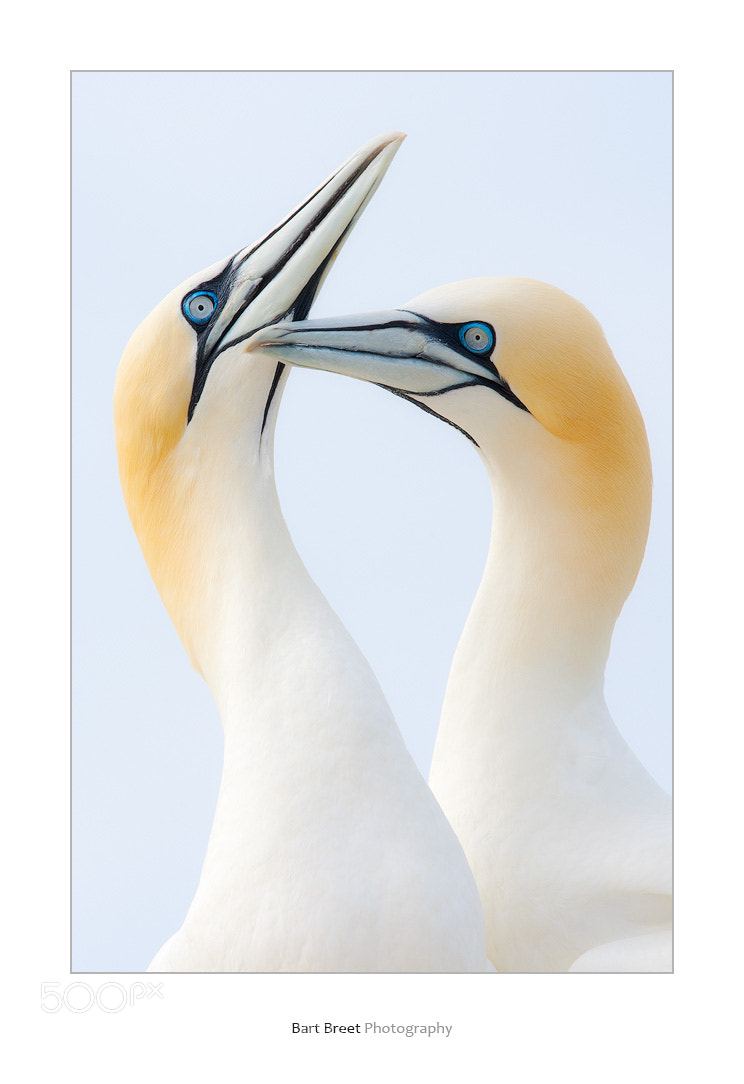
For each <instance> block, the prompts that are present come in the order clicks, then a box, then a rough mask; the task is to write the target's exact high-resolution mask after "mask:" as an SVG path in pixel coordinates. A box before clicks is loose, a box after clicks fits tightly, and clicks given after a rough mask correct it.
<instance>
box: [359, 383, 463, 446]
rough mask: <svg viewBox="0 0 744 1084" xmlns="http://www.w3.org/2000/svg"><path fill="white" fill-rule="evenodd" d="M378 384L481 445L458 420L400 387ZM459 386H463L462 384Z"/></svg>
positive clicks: (379, 386)
mask: <svg viewBox="0 0 744 1084" xmlns="http://www.w3.org/2000/svg"><path fill="white" fill-rule="evenodd" d="M377 386H378V388H384V390H385V391H391V392H392V393H393V395H399V396H400V397H401V399H405V400H406V402H408V403H413V405H414V406H417V407H419V408H420V409H421V410H425V411H426V413H427V414H431V415H433V417H435V418H439V420H440V422H446V423H447V425H451V426H452V428H453V429H456V430H457V431H458V433H462V435H463V436H464V437H467V438H468V440H469V441H470V442H471V443H472V444H474V445H475V446H476V448H479V447H480V445H479V444H478V441H477V440H476V439H475V437H471V435H470V433H468V431H467V430H466V429H462V428H461V426H459V425H458V424H457V422H453V421H450V419H449V418H445V416H444V414H437V412H436V410H432V408H431V407H430V406H428V405H427V404H426V403H420V402H419V401H418V399H413V398H411V396H410V395H408V394H407V393H406V392H404V391H401V390H400V388H391V387H389V386H388V385H387V384H378V385H377ZM459 386H460V387H462V385H459Z"/></svg>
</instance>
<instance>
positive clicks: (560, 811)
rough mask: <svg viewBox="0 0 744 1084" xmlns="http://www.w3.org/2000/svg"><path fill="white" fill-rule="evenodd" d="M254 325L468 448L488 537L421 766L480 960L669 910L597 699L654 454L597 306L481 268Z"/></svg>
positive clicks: (637, 770) (649, 813) (264, 341)
mask: <svg viewBox="0 0 744 1084" xmlns="http://www.w3.org/2000/svg"><path fill="white" fill-rule="evenodd" d="M251 346H252V347H253V346H255V347H256V348H258V347H260V348H261V350H262V351H263V352H264V353H267V352H268V353H271V354H273V356H274V357H276V358H278V359H281V360H283V361H287V362H291V363H294V364H298V365H302V366H304V367H308V368H323V369H329V370H332V371H335V372H340V373H345V374H347V375H351V376H356V377H360V378H362V379H365V380H369V381H373V382H374V383H377V384H380V385H381V386H383V387H387V388H388V389H389V390H391V391H394V392H395V393H396V394H399V395H403V396H404V397H405V398H407V399H410V400H411V401H412V402H414V403H416V404H418V405H419V406H422V407H423V408H424V409H426V410H428V411H430V412H431V413H433V414H436V415H437V416H438V417H440V418H442V419H444V420H445V421H447V422H449V423H450V424H452V425H454V426H456V427H457V428H458V429H460V430H461V431H462V432H463V433H464V434H465V435H466V436H467V437H468V438H469V439H470V440H471V441H472V442H473V443H474V444H475V445H476V447H477V449H478V451H479V453H480V455H481V458H482V460H483V462H484V464H485V467H486V470H487V472H488V475H489V478H490V481H491V485H492V490H493V502H494V515H493V527H492V536H491V543H490V549H489V553H488V557H487V562H486V567H485V571H484V575H483V579H482V582H481V585H480V588H479V590H478V594H477V597H476V599H475V602H474V604H473V607H472V609H471V612H470V615H469V618H468V620H467V623H466V625H465V628H464V631H463V633H462V637H461V639H460V642H459V645H458V648H457V651H456V654H455V658H454V661H453V665H452V670H451V672H450V676H449V681H448V685H447V691H446V694H445V700H444V705H443V711H442V717H441V722H440V726H439V732H438V735H437V740H436V747H435V751H434V757H433V762H432V769H431V776H430V784H431V787H432V790H433V792H434V794H435V795H436V796H437V798H438V800H439V802H440V804H441V806H442V808H443V809H444V811H445V813H446V814H447V816H448V818H449V820H450V823H451V824H452V826H453V827H454V829H455V831H456V832H457V835H458V837H459V839H460V841H461V842H462V844H463V846H464V848H465V852H466V854H467V856H468V859H469V861H470V864H471V867H472V869H473V872H474V873H475V878H476V881H477V883H478V887H479V890H480V893H481V898H482V900H483V904H484V909H485V912H486V925H487V931H488V955H489V959H490V960H491V962H492V963H493V964H494V966H495V967H496V970H497V971H525V972H534V971H550V972H552V971H566V970H567V969H568V968H569V967H570V966H571V964H572V963H573V962H574V961H575V960H577V958H578V957H579V956H581V955H582V954H583V953H585V952H587V951H588V950H589V949H591V948H593V947H595V946H598V945H600V944H604V943H607V942H611V941H619V940H623V939H628V940H629V939H631V938H635V937H640V936H643V935H646V934H651V933H653V934H655V933H658V932H660V931H664V930H668V929H669V927H670V923H671V896H670V893H671V835H670V829H671V825H670V802H669V799H668V797H667V795H666V794H665V793H664V792H663V791H662V790H661V789H660V788H659V787H658V786H657V784H656V783H655V782H654V780H653V779H652V778H651V777H650V776H649V775H648V774H647V772H646V770H645V769H644V768H643V767H642V765H641V764H640V763H639V761H638V760H637V759H636V757H635V756H634V754H633V753H632V752H631V750H630V749H629V747H628V746H627V745H626V743H625V741H624V740H623V738H622V737H621V735H620V733H619V732H618V730H617V729H616V727H615V725H614V723H613V721H612V719H611V717H610V714H609V712H608V710H607V706H606V704H605V699H604V669H605V664H606V661H607V657H608V654H609V649H610V640H611V637H612V631H613V627H614V625H615V621H616V619H617V617H618V614H619V613H620V610H621V608H622V606H623V603H624V601H625V599H626V597H627V596H628V594H629V592H630V590H631V588H632V586H633V583H634V582H635V579H636V575H637V573H638V569H639V567H640V565H641V561H642V558H643V551H644V548H645V544H646V537H647V533H648V524H649V515H650V508H651V463H650V455H649V449H648V442H647V439H646V432H645V428H644V425H643V419H642V417H641V414H640V411H639V409H638V406H637V404H636V401H635V399H634V398H633V395H632V393H631V390H630V388H629V387H628V384H627V382H626V380H625V378H624V376H623V374H622V372H621V370H620V368H619V366H618V365H617V362H616V361H615V359H614V357H613V355H612V353H611V351H610V348H609V346H608V345H607V342H606V340H605V337H604V335H603V333H602V330H601V328H600V326H599V324H598V323H597V321H596V320H595V319H594V317H593V316H592V315H591V314H590V313H589V312H588V311H587V310H586V309H585V308H584V307H583V306H582V305H581V304H579V302H577V301H575V300H574V299H573V298H571V297H569V296H568V295H567V294H565V293H563V292H562V291H561V290H558V289H556V288H555V287H552V286H548V285H546V284H544V283H540V282H535V281H533V280H529V279H521V278H484V279H475V280H472V281H467V282H460V283H455V284H453V285H449V286H444V287H441V288H438V289H434V290H431V291H429V292H428V293H425V294H423V295H422V296H421V297H418V298H416V299H415V300H413V301H411V302H410V304H409V305H407V306H406V308H405V309H404V310H395V311H392V312H387V313H370V314H365V315H363V316H353V317H341V318H331V319H327V320H316V321H313V320H310V321H305V322H296V323H280V324H279V325H277V326H276V327H274V328H269V329H266V330H264V331H262V332H261V333H259V335H257V336H256V338H255V339H254V340H253V342H252V344H251ZM657 943H658V942H657ZM665 943H666V944H667V945H668V944H669V938H667V939H666V940H665ZM667 962H668V957H667Z"/></svg>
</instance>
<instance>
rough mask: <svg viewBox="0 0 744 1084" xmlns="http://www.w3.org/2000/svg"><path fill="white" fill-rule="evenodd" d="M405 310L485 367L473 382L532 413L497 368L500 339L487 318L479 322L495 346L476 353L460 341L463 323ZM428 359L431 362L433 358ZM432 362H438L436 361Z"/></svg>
mask: <svg viewBox="0 0 744 1084" xmlns="http://www.w3.org/2000/svg"><path fill="white" fill-rule="evenodd" d="M403 311H404V312H406V311H408V312H410V313H411V315H412V316H415V317H417V318H418V319H419V320H423V321H424V323H425V326H426V333H427V335H429V336H432V335H436V338H437V339H439V341H440V342H442V343H444V345H445V346H447V347H448V348H449V349H450V350H454V351H455V352H456V353H458V354H460V355H461V356H462V357H464V358H467V359H468V361H470V362H473V361H474V362H475V363H476V364H477V365H479V366H480V367H481V368H482V369H483V378H482V379H481V378H479V377H477V376H474V377H473V378H472V383H474V384H486V385H487V386H488V387H490V388H493V389H494V390H495V391H497V392H498V393H499V395H501V396H502V397H503V398H504V399H507V400H508V401H509V402H510V403H513V404H514V406H516V407H519V409H520V410H526V411H527V413H528V414H529V413H530V411H529V409H528V408H527V407H526V406H525V405H524V403H523V402H522V400H521V399H519V398H518V397H517V396H516V395H515V394H514V392H513V391H512V390H511V388H510V387H509V385H508V384H507V382H506V381H505V380H504V378H503V377H502V375H501V373H500V372H499V371H498V369H497V368H496V363H495V362H494V361H493V360H492V359H493V354H494V351H495V350H496V348H497V345H498V339H497V336H496V331H495V329H494V328H493V327H492V326H491V324H489V323H487V322H486V321H485V320H481V321H479V323H482V324H484V325H485V326H486V327H487V328H488V329H489V330H490V332H491V334H492V335H493V346H492V347H491V349H490V350H489V351H488V352H486V353H483V354H480V353H474V352H473V351H472V350H468V348H467V347H466V346H464V345H463V344H462V342H461V341H460V328H461V327H462V324H461V323H458V324H444V323H440V322H439V321H438V320H430V319H429V318H428V316H421V315H420V313H417V312H413V310H410V309H409V310H405V309H404V310H403ZM391 326H395V325H391ZM400 326H402V327H405V326H406V325H405V324H401V325H400ZM408 326H410V325H408ZM427 360H429V361H430V362H431V359H427ZM431 363H432V364H436V362H431ZM461 386H462V384H457V385H455V387H461ZM451 390H453V389H452V388H443V389H442V391H441V392H433V393H432V394H434V395H440V394H442V392H445V391H451Z"/></svg>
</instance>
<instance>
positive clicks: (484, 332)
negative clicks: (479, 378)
mask: <svg viewBox="0 0 744 1084" xmlns="http://www.w3.org/2000/svg"><path fill="white" fill-rule="evenodd" d="M459 334H460V342H461V343H462V345H463V346H464V347H465V349H466V350H469V351H470V353H471V354H487V353H488V352H489V351H490V350H492V349H493V344H494V342H495V336H494V333H493V331H492V330H491V328H490V327H489V326H488V324H481V323H480V322H479V321H477V320H474V321H473V322H471V323H469V324H463V325H462V327H461V328H460V332H459Z"/></svg>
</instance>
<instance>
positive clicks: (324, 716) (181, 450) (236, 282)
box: [115, 136, 487, 972]
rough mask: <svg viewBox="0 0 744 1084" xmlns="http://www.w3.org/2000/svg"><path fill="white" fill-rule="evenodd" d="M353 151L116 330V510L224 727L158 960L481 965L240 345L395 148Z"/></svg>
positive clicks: (279, 381) (465, 906)
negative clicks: (254, 240)
mask: <svg viewBox="0 0 744 1084" xmlns="http://www.w3.org/2000/svg"><path fill="white" fill-rule="evenodd" d="M400 138H401V137H399V136H392V137H386V138H384V139H382V140H379V141H375V142H374V143H373V144H369V145H367V146H366V147H365V148H362V150H361V151H360V152H358V153H357V155H355V156H353V157H352V159H350V160H349V162H348V163H346V164H345V165H344V166H343V167H342V168H341V169H340V170H339V171H338V172H337V173H336V174H334V176H333V177H332V178H331V179H330V180H329V181H328V182H327V183H326V185H324V186H322V187H321V188H320V189H319V190H318V192H316V193H315V194H314V195H313V196H311V197H310V198H309V200H307V201H305V203H304V204H302V205H301V206H300V207H299V208H298V210H297V211H296V212H294V213H293V215H291V216H290V217H289V218H288V219H287V220H286V221H285V223H283V224H282V225H280V226H279V227H277V229H276V230H274V231H272V232H271V233H270V234H269V235H267V238H265V239H264V240H263V241H261V242H258V244H257V245H256V246H254V247H253V248H252V249H250V250H243V251H241V252H240V253H238V254H237V255H236V256H235V257H232V258H231V260H228V261H226V262H225V261H222V262H221V263H220V264H216V265H214V267H212V268H209V269H208V270H207V271H205V272H202V273H201V274H200V275H197V276H194V277H193V278H192V279H190V280H188V281H187V282H185V283H184V284H183V285H182V286H180V287H179V288H178V289H177V290H175V291H173V293H172V294H170V295H169V296H168V297H167V298H166V299H165V300H164V301H163V302H162V303H161V305H160V306H158V308H157V309H156V310H155V311H154V312H153V313H152V314H151V315H150V317H148V318H147V320H146V321H145V322H144V323H143V324H142V325H141V327H140V328H139V329H138V331H137V332H136V333H135V335H134V336H133V338H132V340H131V342H130V344H129V346H128V347H127V350H126V351H125V355H124V357H123V359H122V363H121V366H120V369H119V373H118V376H117V387H116V394H115V415H116V431H117V449H118V454H119V465H120V475H121V480H122V487H123V491H124V495H125V499H126V502H127V507H128V509H129V512H130V516H131V518H132V522H133V525H134V527H135V530H136V532H137V536H138V539H139V541H140V544H141V546H142V550H143V553H144V556H145V559H146V561H147V563H148V566H149V568H150V571H151V574H152V576H153V579H154V580H155V583H156V585H157V587H158V590H159V591H160V594H161V597H162V599H163V602H164V604H165V606H166V608H167V610H168V613H169V614H170V616H171V619H172V620H173V622H174V625H175V627H176V629H177V631H178V633H179V636H180V637H181V640H182V642H183V643H184V646H185V647H186V650H187V651H188V653H189V656H190V658H191V661H192V663H193V665H194V666H195V667H196V668H197V669H198V670H199V671H200V672H201V673H202V675H203V676H204V678H205V679H206V681H207V682H208V684H209V686H210V689H211V690H212V693H213V695H214V697H215V700H216V703H217V706H218V708H219V712H220V717H221V719H222V722H223V726H224V731H225V752H224V767H223V774H222V780H221V785H220V791H219V796H218V801H217V808H216V812H215V818H214V824H213V827H212V832H211V835H210V839H209V844H208V848H207V854H206V857H205V861H204V866H203V869H202V874H201V878H200V881H199V885H198V888H197V891H196V894H195V897H194V899H193V901H192V903H191V906H190V907H189V910H188V913H187V915H186V918H185V921H184V923H183V925H182V927H181V929H180V930H179V931H178V932H177V933H176V934H174V935H173V936H172V937H171V938H170V940H168V941H167V942H166V944H165V945H164V946H163V948H162V949H161V950H160V952H158V954H157V955H156V957H155V959H154V960H153V962H152V964H151V966H150V970H153V971H272V972H273V971H292V972H300V971H318V972H323V971H364V972H381V971H382V972H384V971H483V970H486V967H487V962H486V957H485V933H484V927H483V915H482V909H481V905H480V902H479V898H478V893H477V889H476V887H475V883H474V881H473V878H472V874H471V872H470V870H469V868H468V866H467V862H466V860H465V857H464V855H463V853H462V849H461V847H460V845H459V844H458V842H457V840H456V837H455V835H454V833H453V831H452V829H451V828H450V826H449V825H448V823H447V821H446V820H445V818H444V816H443V814H442V812H441V810H440V809H439V807H438V805H437V803H436V801H435V799H434V798H433V796H432V795H431V793H430V791H429V789H428V788H427V786H426V783H425V781H424V780H423V778H422V777H421V776H420V774H419V772H418V770H417V768H416V767H415V765H414V763H413V760H412V759H411V757H410V755H409V754H408V752H407V750H406V749H405V746H404V743H403V740H402V737H401V735H400V733H399V731H398V729H397V727H396V725H395V721H394V719H393V717H392V715H391V713H390V709H389V707H388V705H387V703H386V701H385V698H384V696H383V694H382V692H381V690H380V688H379V686H378V684H377V681H376V679H375V678H374V675H373V674H372V672H371V670H370V668H369V666H368V664H367V663H366V661H365V660H364V658H363V657H362V655H361V654H360V652H359V650H358V648H357V647H356V645H355V644H354V642H353V641H352V639H351V638H350V637H349V635H348V633H347V632H346V630H345V629H344V628H343V626H342V625H341V622H340V621H339V620H338V618H337V617H336V615H335V614H334V613H333V611H332V610H331V609H330V607H329V606H328V604H327V602H326V601H325V599H324V598H323V596H322V595H321V593H320V591H319V590H318V588H317V587H316V585H315V584H314V583H313V582H312V580H311V579H310V577H309V575H308V573H307V571H306V569H305V568H304V566H303V564H302V562H301V560H300V558H299V556H298V554H297V552H296V550H295V548H294V545H293V544H292V540H291V538H290V536H289V532H288V530H287V527H286V524H285V522H284V519H283V516H282V513H281V509H280V505H279V499H278V496H277V492H276V486H275V481H274V468H273V440H274V427H275V423H276V416H277V411H278V406H279V401H280V398H281V393H282V390H283V387H284V384H285V383H286V378H287V371H286V369H285V367H284V366H283V365H282V364H279V365H277V364H276V362H275V360H274V359H273V358H272V359H267V358H262V357H261V356H260V355H256V354H251V355H250V356H248V355H247V354H246V353H245V350H244V341H245V339H246V338H247V337H248V336H249V335H250V334H251V333H252V332H253V331H255V330H256V329H257V328H259V327H261V326H262V325H263V324H265V323H267V322H270V321H271V320H276V319H278V318H280V317H281V316H284V315H287V314H292V313H295V314H297V313H298V312H299V313H300V314H302V315H304V314H305V313H306V312H307V309H308V308H309V306H310V303H311V302H312V299H313V296H314V294H315V292H316V291H317V289H318V288H319V285H320V283H321V281H322V278H323V276H324V274H325V273H326V272H327V269H328V267H329V266H330V263H331V262H332V260H333V258H334V257H335V254H336V252H337V250H338V247H339V246H340V244H341V243H342V242H343V240H344V238H345V236H346V235H347V233H348V231H349V230H350V228H351V227H352V225H353V223H354V221H355V219H356V217H357V216H358V214H359V213H360V212H361V210H362V209H363V207H364V206H365V204H366V202H367V201H368V200H369V198H370V196H371V194H372V192H373V191H374V188H375V187H376V185H377V183H379V180H380V178H381V176H382V174H383V173H384V171H385V168H386V167H387V164H388V162H389V160H390V159H391V158H392V154H393V153H394V151H395V150H396V149H397V145H398V144H399V142H400Z"/></svg>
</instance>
